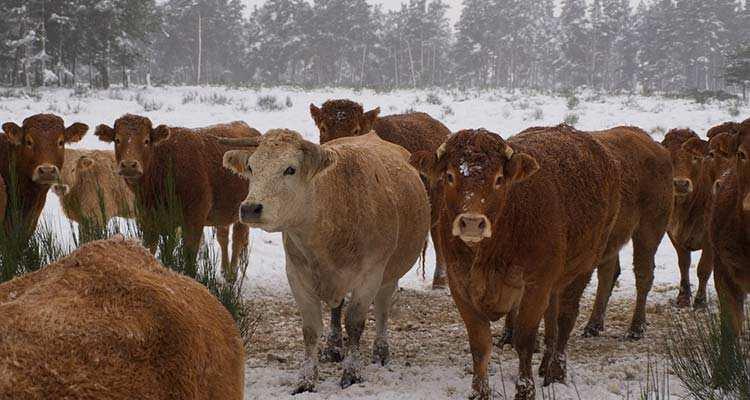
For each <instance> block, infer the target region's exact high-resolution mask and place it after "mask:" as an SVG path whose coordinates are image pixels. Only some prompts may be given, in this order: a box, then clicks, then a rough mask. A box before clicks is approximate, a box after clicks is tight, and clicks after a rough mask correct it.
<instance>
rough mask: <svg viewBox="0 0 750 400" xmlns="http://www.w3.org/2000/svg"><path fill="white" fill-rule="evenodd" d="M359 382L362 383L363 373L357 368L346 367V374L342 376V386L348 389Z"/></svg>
mask: <svg viewBox="0 0 750 400" xmlns="http://www.w3.org/2000/svg"><path fill="white" fill-rule="evenodd" d="M357 383H362V374H361V373H360V372H359V371H357V370H355V369H348V368H347V369H344V374H343V375H342V376H341V388H342V389H346V388H348V387H349V386H351V385H354V384H357Z"/></svg>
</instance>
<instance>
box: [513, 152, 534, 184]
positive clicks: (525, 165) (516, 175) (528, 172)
mask: <svg viewBox="0 0 750 400" xmlns="http://www.w3.org/2000/svg"><path fill="white" fill-rule="evenodd" d="M537 171H539V163H538V162H537V161H536V159H535V158H534V157H532V156H530V155H528V154H526V153H515V154H513V156H512V157H511V158H510V160H508V162H507V163H506V164H505V172H506V173H505V176H506V177H508V179H510V180H511V181H513V182H521V181H524V180H526V179H528V178H530V177H531V176H532V175H534V174H535V173H536V172H537Z"/></svg>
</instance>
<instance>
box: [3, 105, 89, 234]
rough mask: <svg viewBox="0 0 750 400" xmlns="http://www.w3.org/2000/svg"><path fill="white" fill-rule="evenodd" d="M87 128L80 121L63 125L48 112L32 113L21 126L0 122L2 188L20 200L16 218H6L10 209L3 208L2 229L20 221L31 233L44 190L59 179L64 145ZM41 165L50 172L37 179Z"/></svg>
mask: <svg viewBox="0 0 750 400" xmlns="http://www.w3.org/2000/svg"><path fill="white" fill-rule="evenodd" d="M87 130H88V126H87V125H84V124H81V123H74V124H72V125H71V126H69V127H67V128H66V127H65V125H64V124H63V120H62V118H60V117H58V116H56V115H52V114H37V115H33V116H31V117H28V118H26V119H25V120H24V121H23V124H22V125H21V126H18V125H16V124H15V123H13V122H7V123H5V124H3V131H4V132H5V134H4V135H1V136H0V175H1V176H2V178H3V180H4V181H5V182H6V188H9V189H12V190H15V191H16V193H15V195H16V196H13V194H12V193H11V192H7V193H6V194H7V197H8V199H11V198H13V197H16V198H18V199H19V200H20V201H21V210H20V220H16V218H9V215H7V213H8V212H9V210H10V208H9V207H6V210H5V229H6V231H8V230H10V229H12V228H14V227H12V226H11V225H12V224H15V223H20V224H22V225H23V229H24V230H25V232H26V235H29V236H30V235H31V234H32V233H33V232H34V229H36V224H37V220H38V219H39V215H41V213H42V209H43V208H44V202H45V200H46V199H47V191H48V190H49V188H50V185H51V184H52V183H53V182H54V181H57V180H58V179H59V176H60V170H61V169H62V167H63V160H64V157H65V155H64V147H65V144H66V143H74V142H77V141H79V140H81V138H82V137H83V135H84V134H86V131H87ZM11 160H15V166H11ZM41 167H45V168H52V169H54V172H52V173H50V174H48V175H46V176H44V177H43V178H40V176H39V175H38V170H39V168H41ZM11 168H13V172H12V173H11ZM11 178H13V179H11ZM12 182H14V183H12Z"/></svg>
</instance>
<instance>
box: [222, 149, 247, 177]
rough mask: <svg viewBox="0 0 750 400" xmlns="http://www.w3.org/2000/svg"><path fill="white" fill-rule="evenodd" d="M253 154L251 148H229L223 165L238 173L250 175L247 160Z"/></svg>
mask: <svg viewBox="0 0 750 400" xmlns="http://www.w3.org/2000/svg"><path fill="white" fill-rule="evenodd" d="M252 154H253V152H252V151H250V150H229V151H227V152H226V153H224V159H223V161H222V165H224V168H226V169H228V170H230V171H232V172H234V173H235V174H237V175H242V176H245V175H248V170H247V160H248V159H249V158H250V156H251V155H252Z"/></svg>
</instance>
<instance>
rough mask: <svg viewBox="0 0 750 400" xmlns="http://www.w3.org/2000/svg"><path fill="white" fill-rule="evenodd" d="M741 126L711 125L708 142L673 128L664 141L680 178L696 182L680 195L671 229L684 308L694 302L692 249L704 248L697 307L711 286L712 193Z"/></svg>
mask: <svg viewBox="0 0 750 400" xmlns="http://www.w3.org/2000/svg"><path fill="white" fill-rule="evenodd" d="M738 127H739V124H736V123H724V124H721V125H718V126H716V127H713V128H711V129H709V133H708V135H709V136H710V138H711V139H710V141H709V142H706V141H705V140H702V139H701V138H700V137H698V135H697V134H696V133H695V132H693V131H692V130H690V129H673V130H671V131H669V132H667V135H666V136H665V138H664V141H662V145H664V146H665V147H666V148H667V150H669V152H670V155H671V157H672V165H673V167H674V175H675V180H685V179H687V180H689V181H690V182H691V186H692V191H691V192H690V193H688V194H679V193H676V195H675V198H674V212H673V213H672V219H671V221H670V226H669V229H668V232H669V238H670V240H671V241H672V244H673V245H674V247H675V250H676V251H677V258H678V265H679V268H680V293H679V294H678V296H677V301H676V304H677V305H678V306H681V307H686V306H689V305H690V298H691V295H692V294H691V288H690V286H691V285H690V264H691V257H690V253H691V252H693V251H697V250H703V251H702V253H701V258H700V261H699V262H698V291H697V292H696V295H695V301H694V303H693V304H694V306H695V307H697V308H698V307H705V305H706V286H707V284H708V279H709V278H710V277H711V272H712V271H713V268H714V266H713V260H712V258H713V257H712V248H711V246H710V245H709V235H708V223H709V216H710V210H711V207H712V202H713V196H712V191H713V190H714V184H715V183H716V182H717V181H718V180H719V179H721V177H722V175H723V174H724V173H725V172H726V171H727V169H728V168H729V167H730V166H731V164H732V159H733V158H734V153H735V152H736V137H737V136H736V135H737V134H738V131H737V128H738Z"/></svg>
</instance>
